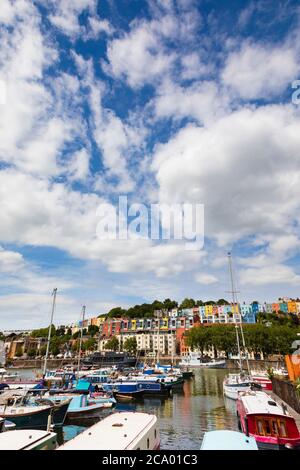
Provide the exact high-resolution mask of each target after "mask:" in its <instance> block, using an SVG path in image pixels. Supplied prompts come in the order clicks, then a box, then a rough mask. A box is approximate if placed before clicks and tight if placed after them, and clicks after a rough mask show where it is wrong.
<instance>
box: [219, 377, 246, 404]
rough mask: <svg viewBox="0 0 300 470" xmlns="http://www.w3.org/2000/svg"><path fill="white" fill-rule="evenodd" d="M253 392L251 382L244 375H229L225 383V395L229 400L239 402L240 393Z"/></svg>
mask: <svg viewBox="0 0 300 470" xmlns="http://www.w3.org/2000/svg"><path fill="white" fill-rule="evenodd" d="M250 390H251V380H250V378H249V377H248V376H246V375H243V374H229V375H228V376H227V377H225V379H224V381H223V393H224V395H225V396H226V397H227V398H231V399H232V400H237V399H238V395H239V393H240V392H247V391H250Z"/></svg>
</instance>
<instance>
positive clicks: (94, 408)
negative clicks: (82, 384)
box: [67, 395, 113, 422]
mask: <svg viewBox="0 0 300 470" xmlns="http://www.w3.org/2000/svg"><path fill="white" fill-rule="evenodd" d="M112 406H113V403H112V402H105V403H103V402H100V403H97V401H96V400H93V399H90V398H89V397H88V396H87V395H74V397H73V398H72V401H71V403H70V405H69V408H68V412H67V421H68V422H70V421H74V420H78V419H87V418H94V417H98V416H100V415H101V412H102V411H103V410H105V409H109V408H112Z"/></svg>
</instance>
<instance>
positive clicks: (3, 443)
mask: <svg viewBox="0 0 300 470" xmlns="http://www.w3.org/2000/svg"><path fill="white" fill-rule="evenodd" d="M56 447H57V441H56V434H55V433H54V432H48V431H37V430H33V429H28V430H19V431H18V430H17V431H9V432H2V433H1V434H0V450H53V449H55V448H56Z"/></svg>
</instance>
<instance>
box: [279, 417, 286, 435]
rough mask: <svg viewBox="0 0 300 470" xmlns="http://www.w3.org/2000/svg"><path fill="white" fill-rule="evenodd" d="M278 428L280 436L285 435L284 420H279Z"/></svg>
mask: <svg viewBox="0 0 300 470" xmlns="http://www.w3.org/2000/svg"><path fill="white" fill-rule="evenodd" d="M279 429H280V435H281V437H287V432H286V427H285V422H284V421H279Z"/></svg>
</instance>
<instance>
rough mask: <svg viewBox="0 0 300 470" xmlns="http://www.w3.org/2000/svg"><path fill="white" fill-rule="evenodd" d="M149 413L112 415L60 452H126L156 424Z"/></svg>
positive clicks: (70, 442)
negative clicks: (74, 450)
mask: <svg viewBox="0 0 300 470" xmlns="http://www.w3.org/2000/svg"><path fill="white" fill-rule="evenodd" d="M156 421H157V418H156V416H154V415H150V414H147V413H135V412H123V413H112V414H111V415H109V416H107V418H104V419H102V420H101V421H99V422H98V423H96V424H94V426H91V427H90V428H88V429H87V430H86V431H84V432H82V433H81V434H79V435H78V436H76V437H75V438H74V439H72V440H70V441H68V442H66V443H65V444H64V445H62V446H61V447H60V448H59V449H58V450H73V449H76V450H126V449H131V448H132V446H133V445H134V444H135V442H136V439H137V437H138V436H139V438H140V437H141V436H142V435H143V434H144V433H146V432H147V431H148V430H149V429H151V427H152V426H153V425H154V424H155V423H156Z"/></svg>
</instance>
